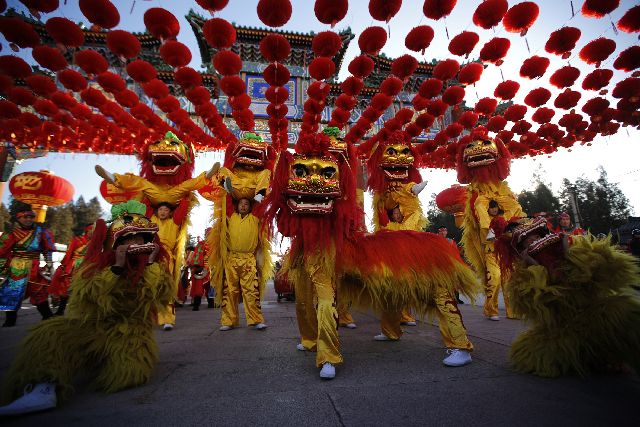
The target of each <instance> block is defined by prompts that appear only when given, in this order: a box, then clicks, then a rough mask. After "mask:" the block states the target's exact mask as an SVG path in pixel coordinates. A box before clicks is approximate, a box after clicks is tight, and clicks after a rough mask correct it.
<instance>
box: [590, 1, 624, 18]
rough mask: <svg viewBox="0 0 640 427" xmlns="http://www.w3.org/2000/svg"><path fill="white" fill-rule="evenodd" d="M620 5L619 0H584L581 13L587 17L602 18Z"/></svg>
mask: <svg viewBox="0 0 640 427" xmlns="http://www.w3.org/2000/svg"><path fill="white" fill-rule="evenodd" d="M618 6H620V0H585V2H584V3H583V4H582V14H583V15H584V16H588V17H589V18H602V17H603V16H605V15H606V14H608V13H611V12H613V11H614V10H616V9H617V8H618Z"/></svg>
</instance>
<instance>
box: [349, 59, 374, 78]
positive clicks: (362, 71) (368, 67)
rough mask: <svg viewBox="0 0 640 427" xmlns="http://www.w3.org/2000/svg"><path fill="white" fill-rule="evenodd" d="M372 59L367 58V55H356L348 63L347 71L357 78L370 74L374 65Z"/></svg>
mask: <svg viewBox="0 0 640 427" xmlns="http://www.w3.org/2000/svg"><path fill="white" fill-rule="evenodd" d="M374 65H375V64H374V62H373V59H371V58H369V57H368V56H367V55H360V56H356V57H355V58H353V59H352V60H351V62H350V63H349V67H348V69H349V72H350V73H351V74H352V75H353V76H354V77H357V78H359V79H364V78H367V77H368V76H369V74H371V72H372V71H373V67H374Z"/></svg>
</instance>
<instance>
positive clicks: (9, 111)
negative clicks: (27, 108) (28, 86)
mask: <svg viewBox="0 0 640 427" xmlns="http://www.w3.org/2000/svg"><path fill="white" fill-rule="evenodd" d="M20 113H21V112H20V108H18V106H17V105H16V104H14V103H13V102H11V101H7V100H5V99H0V118H3V119H16V118H18V117H20Z"/></svg>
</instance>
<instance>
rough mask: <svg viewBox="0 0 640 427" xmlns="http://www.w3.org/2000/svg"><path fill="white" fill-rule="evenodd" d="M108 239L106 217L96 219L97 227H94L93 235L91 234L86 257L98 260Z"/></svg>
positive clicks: (89, 259) (90, 259)
mask: <svg viewBox="0 0 640 427" xmlns="http://www.w3.org/2000/svg"><path fill="white" fill-rule="evenodd" d="M106 240H107V223H106V222H105V221H104V219H99V220H97V221H96V224H95V228H94V229H93V235H92V236H91V240H90V241H89V246H88V247H87V254H86V255H85V259H86V260H88V261H95V260H97V259H98V258H99V257H100V256H101V255H102V252H103V251H104V244H105V242H106Z"/></svg>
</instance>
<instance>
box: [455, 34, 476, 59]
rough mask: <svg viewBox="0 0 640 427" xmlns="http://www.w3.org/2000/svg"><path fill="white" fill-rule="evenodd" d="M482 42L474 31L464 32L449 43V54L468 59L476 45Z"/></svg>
mask: <svg viewBox="0 0 640 427" xmlns="http://www.w3.org/2000/svg"><path fill="white" fill-rule="evenodd" d="M479 41H480V36H479V35H478V34H477V33H474V32H473V31H463V32H461V33H460V34H458V35H457V36H455V37H454V38H452V39H451V41H450V42H449V52H451V53H452V54H454V55H458V56H464V57H467V56H469V54H470V53H471V51H472V50H473V48H474V47H476V44H478V42H479Z"/></svg>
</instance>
